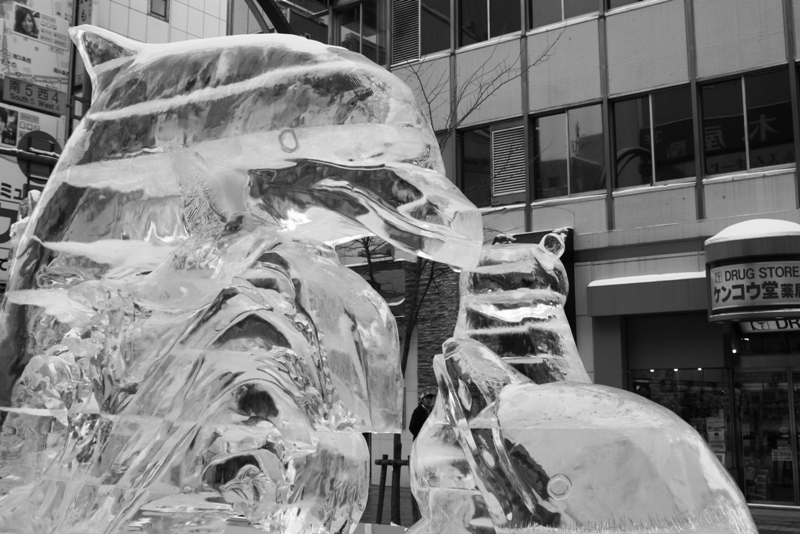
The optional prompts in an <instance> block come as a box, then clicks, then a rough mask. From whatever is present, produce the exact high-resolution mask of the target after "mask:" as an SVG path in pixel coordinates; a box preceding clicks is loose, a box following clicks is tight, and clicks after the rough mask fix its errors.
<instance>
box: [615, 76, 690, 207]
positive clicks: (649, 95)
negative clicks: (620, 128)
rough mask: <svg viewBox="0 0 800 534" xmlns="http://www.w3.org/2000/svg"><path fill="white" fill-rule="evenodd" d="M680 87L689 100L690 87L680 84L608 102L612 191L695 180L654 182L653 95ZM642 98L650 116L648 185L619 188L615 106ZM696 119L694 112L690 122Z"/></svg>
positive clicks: (673, 179)
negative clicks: (685, 90) (683, 88)
mask: <svg viewBox="0 0 800 534" xmlns="http://www.w3.org/2000/svg"><path fill="white" fill-rule="evenodd" d="M681 87H685V88H686V89H688V91H689V98H691V95H692V93H691V91H692V87H691V85H689V84H685V83H682V84H679V85H673V86H670V87H659V88H658V89H656V90H654V91H649V92H645V93H637V94H632V95H625V96H624V97H621V98H615V99H613V100H609V102H608V107H609V109H608V111H609V113H610V114H611V121H610V122H611V130H612V132H611V133H612V134H613V135H612V136H611V137H610V138H609V139H610V141H611V153H612V154H611V155H612V156H613V159H612V161H611V162H610V164H611V165H610V168H611V172H612V173H613V175H614V184H613V187H612V190H613V191H628V190H630V189H636V188H640V187H654V186H657V185H665V184H679V183H687V182H694V181H696V180H697V176H685V177H683V178H672V179H670V180H656V157H655V154H656V148H655V146H656V135H655V128H656V124H655V115H654V114H653V112H654V108H653V95H657V94H658V93H661V92H665V91H669V90H674V89H680V88H681ZM644 97H647V109H648V113H649V115H650V120H649V123H650V125H649V130H650V147H649V150H650V183H649V184H636V185H626V186H621V187H620V186H618V185H617V183H618V181H619V173H618V169H617V153H618V148H619V147H617V123H618V121H617V113H616V107H615V106H616V105H617V104H619V103H622V102H629V101H631V100H636V99H639V98H644ZM696 118H697V117H695V116H694V112H692V116H691V119H692V121H693V122H694V120H695V119H696ZM697 119H698V120H701V119H699V118H697ZM695 133H696V132H695V129H694V125H693V127H692V135H693V136H694V134H695ZM694 141H695V140H694V139H692V150H694ZM699 157H700V156H699V155H698V154H695V155H694V160H695V171H696V169H697V159H698V158H699ZM695 174H696V172H695Z"/></svg>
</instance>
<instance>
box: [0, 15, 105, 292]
mask: <svg viewBox="0 0 800 534" xmlns="http://www.w3.org/2000/svg"><path fill="white" fill-rule="evenodd" d="M89 4H91V2H89ZM73 6H74V4H73V0H24V1H23V0H19V1H14V0H6V1H2V0H0V149H4V150H2V151H0V286H4V285H5V282H6V280H7V279H8V267H9V265H8V263H9V260H10V258H9V257H8V255H9V232H10V230H11V225H12V224H13V223H14V222H16V220H17V212H18V210H19V204H20V202H21V201H22V200H24V197H25V195H26V190H25V186H26V184H27V182H28V178H27V177H26V176H25V174H24V173H23V172H22V170H21V168H20V165H19V163H18V161H17V158H16V157H15V156H14V152H15V150H16V149H17V147H18V144H19V142H20V140H21V139H22V138H23V137H24V136H25V135H26V134H27V133H29V132H35V131H42V132H45V133H47V134H50V135H51V136H53V137H54V138H55V139H56V140H57V142H58V143H59V144H60V145H61V146H63V145H64V143H65V142H66V139H65V132H66V116H65V112H66V94H67V88H68V84H69V68H70V54H69V48H70V41H69V34H68V29H69V26H70V24H71V22H72V15H73ZM87 9H89V8H88V7H87Z"/></svg>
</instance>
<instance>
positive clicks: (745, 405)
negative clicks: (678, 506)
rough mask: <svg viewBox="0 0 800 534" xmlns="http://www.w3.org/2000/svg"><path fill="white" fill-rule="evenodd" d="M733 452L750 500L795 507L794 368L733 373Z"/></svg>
mask: <svg viewBox="0 0 800 534" xmlns="http://www.w3.org/2000/svg"><path fill="white" fill-rule="evenodd" d="M733 382H734V387H733V391H734V399H733V400H734V424H735V428H734V432H735V443H734V453H735V454H736V456H737V458H736V462H735V463H736V464H737V466H738V469H737V471H738V473H737V475H738V477H737V478H738V481H739V484H740V486H741V489H742V491H743V492H744V494H745V498H746V499H747V501H748V502H751V503H776V504H789V505H800V485H799V481H800V478H798V461H797V459H798V455H797V451H798V428H797V424H798V422H800V368H794V369H792V368H784V369H770V370H761V369H759V370H746V371H744V370H743V371H735V372H734V373H733Z"/></svg>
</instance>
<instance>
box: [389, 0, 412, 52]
mask: <svg viewBox="0 0 800 534" xmlns="http://www.w3.org/2000/svg"><path fill="white" fill-rule="evenodd" d="M418 58H419V0H395V1H394V2H392V63H402V62H403V61H408V60H410V59H418Z"/></svg>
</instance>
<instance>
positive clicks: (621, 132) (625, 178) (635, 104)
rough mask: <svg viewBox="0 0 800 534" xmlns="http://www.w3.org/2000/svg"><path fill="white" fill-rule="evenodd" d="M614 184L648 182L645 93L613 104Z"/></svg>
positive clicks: (649, 177) (648, 145)
mask: <svg viewBox="0 0 800 534" xmlns="http://www.w3.org/2000/svg"><path fill="white" fill-rule="evenodd" d="M614 141H615V143H616V154H617V155H616V162H615V164H616V168H617V187H630V186H635V185H647V184H650V180H651V177H652V175H653V166H652V160H651V154H650V152H651V146H650V103H649V98H648V97H643V98H634V99H632V100H625V101H623V102H617V103H615V104H614Z"/></svg>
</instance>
